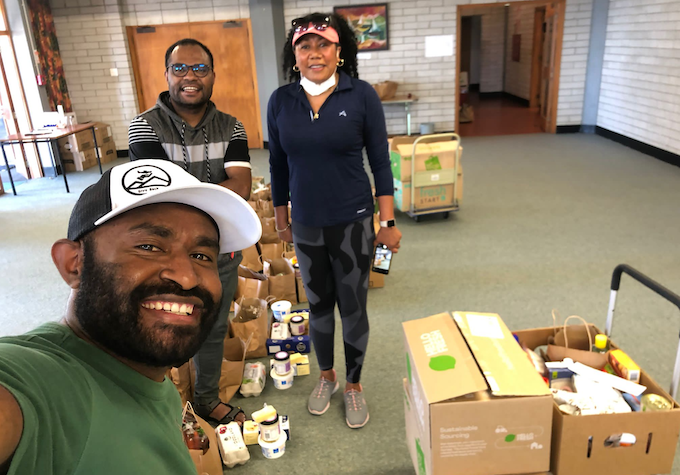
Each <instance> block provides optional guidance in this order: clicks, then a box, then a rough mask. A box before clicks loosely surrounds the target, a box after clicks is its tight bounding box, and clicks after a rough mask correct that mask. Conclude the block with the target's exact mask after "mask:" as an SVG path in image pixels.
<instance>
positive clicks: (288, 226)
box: [270, 223, 290, 233]
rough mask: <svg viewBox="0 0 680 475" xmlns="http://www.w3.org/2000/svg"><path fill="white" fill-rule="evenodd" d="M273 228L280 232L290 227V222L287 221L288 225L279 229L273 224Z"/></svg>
mask: <svg viewBox="0 0 680 475" xmlns="http://www.w3.org/2000/svg"><path fill="white" fill-rule="evenodd" d="M270 229H271V228H270ZM274 229H276V232H277V233H282V232H284V231H287V230H288V229H290V223H288V226H286V227H285V228H283V229H279V228H277V227H276V225H275V226H274Z"/></svg>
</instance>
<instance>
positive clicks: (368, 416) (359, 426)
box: [345, 414, 371, 429]
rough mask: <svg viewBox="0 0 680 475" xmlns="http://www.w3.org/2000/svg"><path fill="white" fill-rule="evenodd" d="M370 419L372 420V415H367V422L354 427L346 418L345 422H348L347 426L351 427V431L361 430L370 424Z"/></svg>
mask: <svg viewBox="0 0 680 475" xmlns="http://www.w3.org/2000/svg"><path fill="white" fill-rule="evenodd" d="M370 418H371V416H370V414H367V415H366V420H365V421H364V422H362V423H361V424H357V425H352V424H350V423H349V421H348V420H347V418H345V422H347V425H348V426H349V428H350V429H361V428H362V427H363V426H365V425H366V424H368V420H369V419H370Z"/></svg>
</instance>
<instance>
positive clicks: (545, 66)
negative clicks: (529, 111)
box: [539, 5, 558, 132]
mask: <svg viewBox="0 0 680 475" xmlns="http://www.w3.org/2000/svg"><path fill="white" fill-rule="evenodd" d="M557 15H558V14H557V9H556V8H555V6H554V5H548V6H546V9H545V19H544V21H543V31H544V34H543V48H542V50H543V52H542V55H541V77H540V84H541V93H540V100H539V102H540V111H541V129H543V131H544V132H554V131H555V124H554V123H553V116H554V114H553V112H554V111H553V107H556V102H557V101H556V100H555V99H556V97H553V94H555V88H554V87H553V86H554V84H553V81H554V80H555V60H556V58H555V56H556V50H557V31H556V30H557V28H556V27H557Z"/></svg>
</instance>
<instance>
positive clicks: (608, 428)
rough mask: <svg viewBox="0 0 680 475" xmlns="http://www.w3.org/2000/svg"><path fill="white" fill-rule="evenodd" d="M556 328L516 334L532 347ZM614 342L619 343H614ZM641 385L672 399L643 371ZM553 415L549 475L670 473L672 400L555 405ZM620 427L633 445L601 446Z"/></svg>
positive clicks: (678, 415)
mask: <svg viewBox="0 0 680 475" xmlns="http://www.w3.org/2000/svg"><path fill="white" fill-rule="evenodd" d="M594 328H595V331H596V332H597V333H602V332H601V331H600V330H599V329H597V327H594ZM556 330H558V329H556V328H538V329H533V330H520V331H516V332H514V333H515V334H516V335H517V336H518V337H519V339H520V341H521V342H522V343H524V344H525V345H527V346H528V347H529V348H536V347H537V346H541V345H545V344H546V343H547V342H548V338H549V337H551V336H552V335H554V334H555V332H556ZM612 347H613V348H618V347H617V346H616V344H614V343H613V342H612ZM624 351H625V350H624ZM640 384H642V385H643V386H647V391H646V393H654V394H659V395H661V396H663V397H665V398H666V399H668V400H669V401H673V399H672V398H671V396H670V395H669V394H668V392H667V391H666V390H664V389H663V388H662V387H661V386H659V385H658V384H657V383H656V381H654V380H653V379H652V378H651V377H650V376H649V374H647V373H646V372H645V371H644V370H642V371H641V377H640ZM553 414H554V416H553V434H552V461H551V472H552V473H553V475H601V474H603V473H612V474H614V473H615V474H616V475H652V474H655V473H671V471H672V469H673V459H674V456H675V449H676V446H677V443H678V434H679V433H680V406H678V403H677V402H675V401H673V409H672V410H670V411H664V412H630V413H625V414H599V415H587V416H582V415H567V414H564V413H563V412H562V411H560V410H559V409H558V407H557V405H556V404H553ZM624 432H627V433H631V434H633V435H635V438H636V442H635V444H634V445H633V446H631V447H615V448H612V447H606V446H605V444H604V441H605V440H606V439H607V438H608V437H610V436H612V435H616V434H622V433H624Z"/></svg>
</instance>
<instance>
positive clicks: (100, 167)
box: [90, 127, 104, 175]
mask: <svg viewBox="0 0 680 475" xmlns="http://www.w3.org/2000/svg"><path fill="white" fill-rule="evenodd" d="M90 130H92V138H94V153H96V154H97V165H99V174H100V175H101V174H102V173H104V172H103V171H102V157H100V156H99V144H97V134H96V133H95V131H94V127H92V128H91V129H90Z"/></svg>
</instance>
